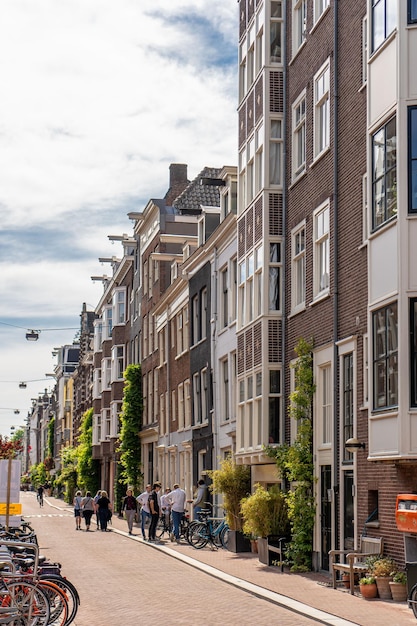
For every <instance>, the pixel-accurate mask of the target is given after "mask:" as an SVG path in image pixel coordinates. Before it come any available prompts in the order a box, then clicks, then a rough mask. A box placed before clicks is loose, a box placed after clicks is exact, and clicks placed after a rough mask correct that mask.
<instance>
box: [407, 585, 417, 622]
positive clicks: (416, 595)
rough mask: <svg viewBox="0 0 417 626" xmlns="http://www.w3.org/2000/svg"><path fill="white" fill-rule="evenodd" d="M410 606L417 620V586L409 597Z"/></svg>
mask: <svg viewBox="0 0 417 626" xmlns="http://www.w3.org/2000/svg"><path fill="white" fill-rule="evenodd" d="M408 604H409V606H410V605H411V608H412V610H413V613H414V617H415V618H417V585H414V587H413V588H412V589H411V591H410V594H409V596H408Z"/></svg>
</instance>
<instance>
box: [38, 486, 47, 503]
mask: <svg viewBox="0 0 417 626" xmlns="http://www.w3.org/2000/svg"><path fill="white" fill-rule="evenodd" d="M44 491H45V489H44V487H43V485H39V487H38V495H37V498H38V502H39V506H43V492H44Z"/></svg>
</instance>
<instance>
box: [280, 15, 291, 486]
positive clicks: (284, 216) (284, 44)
mask: <svg viewBox="0 0 417 626" xmlns="http://www.w3.org/2000/svg"><path fill="white" fill-rule="evenodd" d="M286 4H287V3H285V9H284V15H287V6H286ZM282 50H283V57H282V65H283V71H282V74H283V76H282V88H283V91H284V93H283V102H284V112H283V119H282V127H283V129H284V132H285V129H286V128H287V122H288V115H287V104H288V98H287V29H286V28H285V27H284V28H283V35H282ZM287 153H288V151H287V133H285V138H284V141H283V155H282V163H283V172H282V180H283V185H282V232H283V234H284V236H283V238H282V251H281V252H282V261H283V263H282V267H283V268H284V271H283V272H282V304H281V310H282V342H281V350H282V357H281V358H282V377H283V381H282V404H283V407H285V408H284V416H283V425H284V430H283V437H282V440H283V441H286V437H285V415H287V409H286V407H287V393H286V389H287V385H286V384H285V383H284V380H285V374H286V372H285V368H286V355H287V350H286V341H287V340H286V337H287V315H286V303H287V298H286V293H287V269H286V268H287V262H286V250H287V246H286V241H287V236H286V235H287V185H286V180H287ZM288 371H289V370H288ZM290 431H291V427H290ZM289 439H290V438H288V441H289ZM281 482H282V489H283V490H286V489H287V488H288V485H285V481H281Z"/></svg>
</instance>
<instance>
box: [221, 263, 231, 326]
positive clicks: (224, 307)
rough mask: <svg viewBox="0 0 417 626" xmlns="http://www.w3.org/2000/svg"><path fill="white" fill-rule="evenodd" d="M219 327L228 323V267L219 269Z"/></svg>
mask: <svg viewBox="0 0 417 626" xmlns="http://www.w3.org/2000/svg"><path fill="white" fill-rule="evenodd" d="M219 282H220V328H221V329H223V328H226V326H228V324H229V267H228V265H226V266H225V267H223V268H222V269H221V270H220V281H219Z"/></svg>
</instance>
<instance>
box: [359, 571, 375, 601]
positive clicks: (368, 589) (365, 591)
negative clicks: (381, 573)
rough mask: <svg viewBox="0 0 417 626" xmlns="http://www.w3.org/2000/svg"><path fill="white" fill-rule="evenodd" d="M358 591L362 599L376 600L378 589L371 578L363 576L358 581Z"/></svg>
mask: <svg viewBox="0 0 417 626" xmlns="http://www.w3.org/2000/svg"><path fill="white" fill-rule="evenodd" d="M359 590H360V592H361V594H362V597H363V598H366V599H367V600H369V599H370V598H376V596H377V593H378V588H377V586H376V581H375V578H374V577H373V576H364V577H363V578H361V579H360V581H359Z"/></svg>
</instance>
